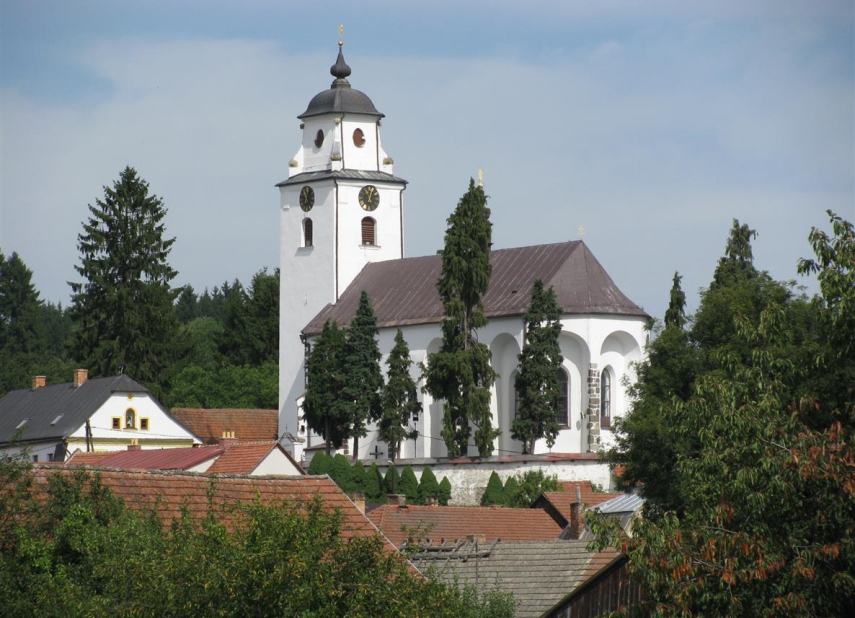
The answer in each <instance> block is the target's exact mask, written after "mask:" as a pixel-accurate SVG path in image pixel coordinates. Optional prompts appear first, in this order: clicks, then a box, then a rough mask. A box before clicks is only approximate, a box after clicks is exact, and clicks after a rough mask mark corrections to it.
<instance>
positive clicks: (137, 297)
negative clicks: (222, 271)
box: [70, 167, 178, 383]
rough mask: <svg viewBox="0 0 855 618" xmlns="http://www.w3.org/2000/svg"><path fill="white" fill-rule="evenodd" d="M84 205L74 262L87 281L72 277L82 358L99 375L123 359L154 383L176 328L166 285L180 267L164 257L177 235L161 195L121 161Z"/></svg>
mask: <svg viewBox="0 0 855 618" xmlns="http://www.w3.org/2000/svg"><path fill="white" fill-rule="evenodd" d="M89 212H90V217H89V220H88V221H86V222H84V223H83V233H82V234H79V235H78V236H77V239H78V243H77V246H78V249H79V251H80V265H79V266H75V269H76V270H77V272H78V274H80V275H81V276H82V277H83V278H84V279H85V280H86V281H85V282H84V283H71V284H70V285H71V289H72V291H73V305H72V312H71V314H72V318H73V319H74V321H75V323H76V326H77V341H76V345H77V350H78V354H79V358H80V360H81V361H83V362H84V363H85V364H86V365H88V367H89V369H90V370H91V371H93V372H94V373H95V374H96V375H110V374H115V373H117V372H118V371H119V367H120V366H121V365H122V364H124V365H126V367H127V372H128V373H129V374H131V375H133V376H134V377H136V378H138V379H140V380H143V381H146V382H150V383H157V382H159V380H160V378H161V376H162V374H163V371H164V369H165V368H166V367H167V365H168V363H169V361H170V358H169V356H170V351H171V345H172V342H173V339H174V337H175V334H176V332H177V329H178V320H177V318H176V317H175V311H174V308H173V304H172V303H173V300H174V299H175V291H173V290H172V289H171V288H170V282H171V281H172V279H173V278H174V277H175V275H176V274H177V273H176V271H175V270H173V269H172V267H171V266H170V265H169V262H168V261H167V258H168V256H169V252H170V250H171V248H172V244H173V243H174V242H175V239H174V238H170V239H167V238H165V237H164V233H165V227H164V224H163V218H164V217H165V216H166V208H164V207H163V200H161V199H160V198H159V197H157V196H156V195H152V194H149V188H148V183H147V182H146V181H145V180H143V179H142V178H140V177H139V176H138V175H137V172H136V170H134V169H133V168H131V167H126V168H125V169H124V170H122V173H121V175H120V176H119V180H117V181H116V182H115V183H114V184H113V186H112V187H104V199H98V200H96V202H95V206H92V205H90V206H89Z"/></svg>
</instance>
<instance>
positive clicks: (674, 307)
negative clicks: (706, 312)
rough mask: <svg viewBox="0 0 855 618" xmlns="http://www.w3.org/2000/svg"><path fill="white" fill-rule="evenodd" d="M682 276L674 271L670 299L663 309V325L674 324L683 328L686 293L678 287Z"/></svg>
mask: <svg viewBox="0 0 855 618" xmlns="http://www.w3.org/2000/svg"><path fill="white" fill-rule="evenodd" d="M682 279H683V278H682V277H681V276H680V273H678V272H675V273H674V283H673V285H672V286H671V300H670V301H669V302H668V309H667V310H666V311H665V327H666V328H667V327H668V326H676V327H677V328H683V325H684V324H685V323H686V294H685V293H684V292H683V289H682V288H681V287H680V281H681V280H682Z"/></svg>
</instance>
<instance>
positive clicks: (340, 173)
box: [276, 170, 407, 187]
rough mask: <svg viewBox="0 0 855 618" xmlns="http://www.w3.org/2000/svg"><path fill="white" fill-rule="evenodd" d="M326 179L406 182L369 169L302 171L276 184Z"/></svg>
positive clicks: (299, 183) (294, 183)
mask: <svg viewBox="0 0 855 618" xmlns="http://www.w3.org/2000/svg"><path fill="white" fill-rule="evenodd" d="M328 179H336V180H360V181H371V182H379V183H383V182H392V183H396V184H404V185H405V184H407V181H406V180H404V179H403V178H399V177H397V176H394V175H392V174H388V173H386V172H374V171H371V170H322V171H319V172H303V173H302V174H297V175H295V176H291V178H289V179H287V180H283V181H282V182H279V183H277V184H276V186H277V187H286V186H288V185H304V184H307V183H310V182H317V181H319V180H328Z"/></svg>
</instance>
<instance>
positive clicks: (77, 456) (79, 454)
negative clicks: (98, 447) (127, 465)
mask: <svg viewBox="0 0 855 618" xmlns="http://www.w3.org/2000/svg"><path fill="white" fill-rule="evenodd" d="M121 452H122V451H93V452H91V453H84V452H83V451H81V450H76V451H74V453H72V454H71V457H69V458H68V459H66V460H65V465H72V464H73V465H80V464H85V465H87V466H97V465H98V464H99V463H101V462H102V461H104V460H105V459H107V458H108V457H112V456H113V455H116V454H117V453H121Z"/></svg>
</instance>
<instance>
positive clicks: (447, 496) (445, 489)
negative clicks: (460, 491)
mask: <svg viewBox="0 0 855 618" xmlns="http://www.w3.org/2000/svg"><path fill="white" fill-rule="evenodd" d="M449 500H451V481H449V480H448V477H447V476H444V477H442V481H440V483H439V503H440V504H441V505H442V506H447V505H448V501H449Z"/></svg>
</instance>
